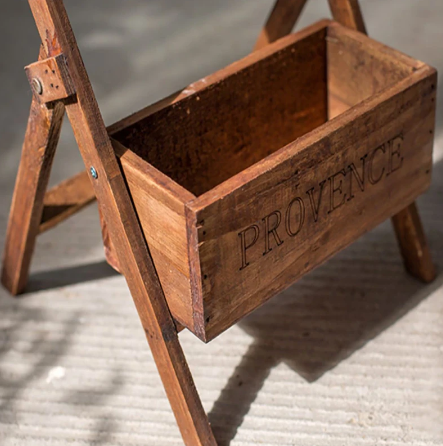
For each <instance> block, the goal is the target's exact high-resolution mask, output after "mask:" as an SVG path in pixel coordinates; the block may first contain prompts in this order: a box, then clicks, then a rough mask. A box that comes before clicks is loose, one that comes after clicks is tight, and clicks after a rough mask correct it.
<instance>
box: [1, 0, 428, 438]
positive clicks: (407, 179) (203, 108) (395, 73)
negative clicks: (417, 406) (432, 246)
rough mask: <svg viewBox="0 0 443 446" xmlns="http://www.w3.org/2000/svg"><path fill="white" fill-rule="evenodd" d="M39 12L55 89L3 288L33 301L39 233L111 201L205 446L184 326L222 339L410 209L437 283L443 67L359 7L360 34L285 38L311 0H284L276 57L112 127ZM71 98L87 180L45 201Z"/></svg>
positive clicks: (415, 254)
mask: <svg viewBox="0 0 443 446" xmlns="http://www.w3.org/2000/svg"><path fill="white" fill-rule="evenodd" d="M29 3H30V6H31V9H32V12H33V14H34V17H35V20H36V23H37V27H38V30H39V33H40V37H41V39H42V42H43V47H42V51H41V54H40V57H39V62H37V63H36V64H32V65H31V66H29V67H27V73H28V76H29V77H30V81H31V84H32V85H36V84H35V82H34V79H36V78H37V79H39V80H40V81H41V85H42V86H43V89H40V88H37V89H35V90H34V91H35V98H34V100H33V103H32V107H31V116H30V120H29V123H28V131H27V135H26V139H25V144H24V147H23V155H22V160H21V164H20V169H19V173H18V177H17V184H16V189H15V193H14V199H13V205H12V210H11V217H10V221H9V225H8V234H7V243H6V250H5V258H4V267H3V276H2V281H3V282H4V284H5V285H6V286H7V287H8V289H10V290H11V292H13V293H17V292H19V291H21V290H22V289H23V287H24V284H25V282H26V278H27V272H28V269H29V262H30V258H31V255H32V249H33V246H34V243H35V238H36V235H37V233H38V232H39V231H41V232H42V231H44V230H47V229H50V228H51V227H53V226H55V225H56V224H57V223H59V222H60V221H63V220H64V219H66V218H67V217H68V216H70V215H72V214H73V213H75V212H77V211H78V210H79V209H81V208H83V207H84V206H85V205H86V204H88V203H90V202H91V201H92V200H93V199H94V196H95V197H97V199H98V202H99V207H100V213H101V219H102V221H103V224H102V226H103V238H104V243H105V249H106V251H107V258H108V260H109V261H110V263H111V264H113V265H114V266H115V267H116V268H117V269H118V270H120V271H121V272H122V273H123V274H124V275H125V278H126V280H127V283H128V287H129V289H130V291H131V294H132V296H133V299H134V302H135V305H136V308H137V311H138V313H139V316H140V319H141V322H142V325H143V328H144V331H145V334H146V338H147V340H148V342H149V345H150V347H151V350H152V353H153V357H154V359H155V361H156V364H157V367H158V369H159V373H160V376H161V378H162V380H163V383H164V386H165V389H166V393H167V395H168V398H169V400H170V403H171V406H172V409H173V411H174V414H175V416H176V419H177V422H178V425H179V427H180V430H181V433H182V435H183V439H184V441H185V443H186V444H187V445H188V446H190V445H199V446H215V445H216V442H215V439H214V436H213V434H212V430H211V427H210V425H209V422H208V419H207V416H206V414H205V413H204V411H203V407H202V404H201V401H200V399H199V396H198V394H197V391H196V389H195V386H194V383H193V379H192V376H191V374H190V371H189V368H188V366H187V363H186V359H185V357H184V354H183V351H182V349H181V346H180V343H179V340H178V336H177V333H178V331H179V330H181V329H182V328H183V326H185V327H187V328H188V329H190V330H191V331H192V332H194V333H195V334H196V336H198V337H199V338H200V339H202V340H203V341H206V342H207V341H209V340H211V339H213V338H214V337H215V336H217V335H218V334H220V333H221V332H223V331H224V330H226V329H227V328H228V327H229V326H231V325H232V324H233V323H235V322H236V321H238V320H239V319H241V318H242V317H244V316H245V315H246V314H248V313H249V312H251V311H252V310H254V309H255V308H257V307H258V306H259V305H261V304H262V303H263V302H264V301H266V300H267V299H269V298H270V297H272V296H273V295H275V294H276V293H278V292H279V291H281V290H282V289H284V288H286V287H287V286H289V285H290V284H291V283H293V282H294V281H295V280H297V279H298V278H299V277H301V276H302V275H304V274H305V273H306V272H308V271H309V270H311V269H312V268H315V267H316V266H318V265H320V264H321V263H323V262H324V261H326V260H327V259H328V258H329V257H331V256H332V255H334V254H335V253H336V252H338V251H340V250H341V249H343V248H344V247H345V246H347V245H348V244H350V243H352V242H353V241H354V240H355V239H356V238H358V237H359V236H360V235H361V234H363V233H364V232H366V231H368V230H370V229H371V228H373V227H374V226H376V225H377V224H379V223H380V222H382V221H383V220H385V219H386V218H389V217H391V216H393V215H394V214H395V215H394V216H393V223H394V227H395V229H396V233H397V237H398V239H399V243H400V247H401V251H402V254H403V257H404V260H405V265H406V268H407V270H408V271H409V272H410V273H411V274H413V275H415V276H417V277H419V278H421V279H422V280H425V281H430V280H432V279H433V277H434V276H435V271H434V268H433V265H432V262H431V258H430V254H429V249H428V247H427V244H426V239H425V236H424V234H423V230H422V227H421V223H420V220H419V216H418V212H417V209H416V207H415V204H414V203H413V200H414V199H415V198H416V197H417V196H418V195H419V194H420V193H422V192H423V191H425V190H426V189H427V187H428V186H429V184H430V172H431V169H432V145H433V137H432V134H433V131H434V125H435V87H436V72H435V70H433V69H432V68H431V67H429V66H427V65H425V64H423V63H421V62H417V61H415V60H413V59H411V58H408V57H407V56H404V55H402V54H400V53H398V52H396V51H394V50H391V49H390V48H388V47H385V46H383V45H381V44H379V43H377V42H374V41H373V40H371V39H369V38H368V37H366V36H365V35H363V34H361V33H357V32H355V31H353V30H351V29H348V28H354V29H357V30H360V31H362V32H365V27H364V23H363V18H362V15H361V11H360V8H359V5H358V1H357V0H329V3H330V6H331V9H332V11H333V15H334V17H335V18H336V19H337V20H338V21H340V22H341V23H342V24H343V25H345V26H346V27H348V28H345V27H343V26H340V25H339V24H337V23H331V22H330V21H323V22H320V23H318V24H315V25H313V26H311V27H309V28H307V29H305V30H303V31H301V32H300V33H297V34H295V35H293V36H288V37H286V38H283V39H281V40H278V41H276V42H274V41H275V40H277V39H279V38H281V37H283V36H284V35H286V34H288V33H289V32H290V31H291V29H292V27H293V26H294V24H295V21H296V20H297V18H298V17H299V15H300V13H301V11H302V9H303V7H304V5H305V3H306V0H292V1H291V0H278V1H277V3H276V5H275V8H274V10H273V12H272V13H271V15H270V17H269V20H268V23H267V25H266V26H265V29H264V30H263V31H262V34H261V36H260V38H259V40H258V42H257V45H256V48H257V49H260V48H261V49H260V50H259V51H255V52H254V53H253V54H252V55H250V56H248V57H246V58H244V59H242V60H241V61H238V62H236V63H235V64H233V65H231V66H229V67H227V68H226V69H224V70H220V71H219V72H217V73H215V74H213V75H211V76H208V77H206V78H205V79H202V80H200V81H198V82H196V83H194V84H192V85H190V86H189V87H188V88H186V89H184V90H182V91H181V92H178V93H176V94H174V95H171V96H170V97H168V98H166V99H164V100H163V101H160V102H159V103H157V104H154V105H153V106H151V107H148V108H146V109H144V110H142V111H140V112H138V113H136V114H134V115H132V116H130V117H129V118H126V119H124V120H122V121H120V122H119V123H117V124H114V125H113V126H111V127H109V128H108V129H106V128H105V126H104V123H103V119H102V116H101V114H100V110H99V108H98V105H97V103H96V100H95V96H94V93H93V90H92V87H91V84H90V82H89V78H88V75H87V73H86V70H85V68H84V66H83V62H82V59H81V56H80V53H79V50H78V47H77V44H76V41H75V38H74V34H73V32H72V29H71V27H70V24H69V20H68V18H67V15H66V11H65V9H64V6H63V3H62V1H61V0H29ZM270 42H274V43H273V44H269V43H270ZM57 86H58V87H59V88H56V87H57ZM37 87H40V85H39V84H38V83H37ZM74 93H75V95H74ZM66 98H69V99H68V100H66ZM63 101H64V103H63ZM40 103H41V104H46V103H49V104H50V105H51V106H50V107H48V106H46V105H40ZM65 106H66V111H67V113H68V117H69V119H70V121H71V124H72V127H73V129H74V134H75V137H76V139H77V143H78V145H79V148H80V151H81V154H82V157H83V159H84V162H85V166H86V169H87V170H86V172H83V173H80V174H78V175H77V176H75V177H73V178H70V179H69V180H67V181H65V182H63V183H62V184H60V185H58V186H56V187H55V188H53V189H51V190H50V191H49V192H47V194H46V196H44V193H45V189H46V186H47V181H48V178H49V170H50V166H51V163H52V159H53V155H54V151H55V147H56V144H57V141H58V137H59V133H60V126H61V122H62V117H63V112H64V110H65ZM214 109H216V110H217V114H214V113H213V111H214ZM328 119H329V121H328ZM110 136H112V137H113V138H115V139H113V138H110ZM36 147H37V150H35V148H36ZM148 148H149V150H148ZM92 166H93V167H94V169H95V172H96V173H97V175H94V177H92V176H91V175H90V174H89V169H90V168H91V167H92ZM91 184H92V188H91ZM408 205H409V206H408ZM405 206H408V207H406V208H405ZM402 209H403V210H402Z"/></svg>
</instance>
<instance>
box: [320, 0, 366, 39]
mask: <svg viewBox="0 0 443 446" xmlns="http://www.w3.org/2000/svg"><path fill="white" fill-rule="evenodd" d="M329 6H330V8H331V11H332V16H333V17H334V20H336V21H337V22H339V23H341V24H342V25H343V26H346V27H348V28H351V29H355V30H357V31H360V32H361V33H363V34H366V26H365V22H364V20H363V15H362V13H361V9H360V4H359V2H358V0H329Z"/></svg>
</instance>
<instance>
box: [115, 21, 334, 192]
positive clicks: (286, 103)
mask: <svg viewBox="0 0 443 446" xmlns="http://www.w3.org/2000/svg"><path fill="white" fill-rule="evenodd" d="M326 23H328V21H324V22H323V21H322V22H319V23H318V24H315V25H313V26H311V27H308V28H306V29H304V30H303V31H301V32H300V33H297V34H293V35H290V36H288V37H286V38H284V39H281V40H280V41H278V42H275V43H274V44H272V45H268V46H267V47H266V48H264V49H262V50H260V51H256V52H254V53H252V54H251V55H249V56H247V57H245V58H243V59H241V60H240V61H237V62H236V63H234V64H232V65H230V66H228V67H226V68H224V69H222V70H220V71H218V72H216V73H214V74H213V75H210V76H207V77H206V78H204V79H202V80H200V81H198V82H196V83H194V84H192V85H190V86H188V87H187V89H186V90H184V91H186V92H187V95H186V96H185V97H183V98H182V99H181V100H179V101H175V102H174V103H173V104H172V105H169V103H167V105H166V106H163V103H162V104H160V105H158V104H154V105H153V106H151V107H150V108H149V109H150V110H152V113H149V110H145V111H144V113H143V114H140V115H141V116H143V117H142V119H140V120H138V121H136V122H135V123H134V124H132V125H127V124H125V125H124V130H121V131H118V132H115V133H113V137H114V138H115V139H117V140H118V141H120V142H121V143H122V144H124V145H125V146H126V147H129V148H130V149H131V150H132V151H133V152H135V153H136V154H137V155H139V156H140V157H141V158H143V159H144V160H145V161H147V162H149V163H150V164H151V165H152V166H154V167H156V168H157V169H158V170H160V171H161V172H162V173H164V174H165V175H167V176H168V177H169V178H171V179H173V180H174V181H175V182H177V183H178V184H180V185H181V186H182V187H184V188H186V189H187V190H188V191H190V192H192V193H193V194H194V195H201V194H202V193H204V192H207V191H208V190H210V189H212V188H213V187H215V186H216V185H218V184H220V183H222V182H223V181H226V180H228V179H229V178H231V177H232V176H234V175H236V174H237V173H239V172H241V171H242V170H244V169H246V168H247V167H249V166H251V165H252V164H254V163H256V162H258V161H260V160H261V159H263V158H265V157H266V156H268V155H269V154H271V153H273V152H275V151H276V150H278V149H280V148H281V147H283V146H284V145H286V144H289V143H290V142H292V141H294V140H295V139H297V138H298V137H300V136H302V135H304V134H305V133H307V132H309V131H311V130H313V129H315V128H316V127H318V126H320V125H321V124H323V123H324V122H326V120H327V118H328V112H327V103H326V97H327V70H326V40H325V37H326V27H325V24H326ZM301 41H303V44H301V43H299V42H301ZM301 66H303V69H302V70H301V69H300V67H301ZM214 110H216V111H217V112H216V113H214Z"/></svg>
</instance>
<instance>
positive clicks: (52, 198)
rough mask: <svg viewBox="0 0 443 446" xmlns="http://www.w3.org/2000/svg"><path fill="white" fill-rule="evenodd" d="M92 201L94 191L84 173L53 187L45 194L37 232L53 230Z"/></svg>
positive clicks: (87, 175)
mask: <svg viewBox="0 0 443 446" xmlns="http://www.w3.org/2000/svg"><path fill="white" fill-rule="evenodd" d="M94 200H95V194H94V190H93V188H92V186H91V180H90V178H89V174H88V172H86V171H84V172H80V173H79V174H77V175H75V176H73V177H71V178H69V179H67V180H65V181H63V182H61V183H60V184H58V185H57V186H54V187H53V188H51V189H50V190H49V191H48V192H47V193H46V194H45V198H44V208H43V213H42V218H41V222H40V228H39V232H45V231H47V230H49V229H51V228H53V227H54V226H56V225H57V224H59V223H61V222H62V221H64V220H66V219H67V218H68V217H70V216H71V215H74V214H75V213H77V212H78V211H80V210H81V209H83V208H84V207H85V206H87V205H88V204H90V203H92V202H93V201H94Z"/></svg>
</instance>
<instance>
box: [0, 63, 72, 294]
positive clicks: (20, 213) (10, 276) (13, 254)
mask: <svg viewBox="0 0 443 446" xmlns="http://www.w3.org/2000/svg"><path fill="white" fill-rule="evenodd" d="M40 57H41V56H40ZM64 112H65V108H64V105H63V104H62V103H57V104H56V105H55V106H54V108H53V109H48V108H47V107H46V106H45V105H40V103H39V102H38V100H36V99H35V98H33V100H32V104H31V111H30V115H29V121H28V128H27V131H26V136H25V142H24V145H23V149H22V157H21V161H20V167H19V170H18V174H17V180H16V184H15V190H14V196H13V199H12V206H11V211H10V215H9V222H8V229H7V233H6V244H5V251H4V255H3V269H2V283H3V285H4V286H5V287H6V288H7V289H8V290H9V292H10V293H11V294H13V295H16V294H19V293H21V292H22V291H23V290H24V288H25V286H26V283H27V280H28V274H29V265H30V262H31V257H32V253H33V251H34V246H35V240H36V237H37V234H38V233H39V226H40V220H41V217H42V212H43V201H44V195H45V192H46V188H47V185H48V181H49V174H50V171H51V166H52V161H53V159H54V154H55V149H56V147H57V143H58V140H59V137H60V130H61V126H62V122H63V115H64Z"/></svg>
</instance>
